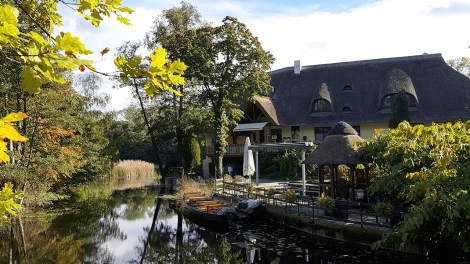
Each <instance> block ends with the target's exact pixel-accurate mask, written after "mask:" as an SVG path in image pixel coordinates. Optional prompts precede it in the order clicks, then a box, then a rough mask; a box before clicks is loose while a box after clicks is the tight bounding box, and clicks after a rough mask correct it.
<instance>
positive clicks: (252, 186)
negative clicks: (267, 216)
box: [246, 183, 256, 195]
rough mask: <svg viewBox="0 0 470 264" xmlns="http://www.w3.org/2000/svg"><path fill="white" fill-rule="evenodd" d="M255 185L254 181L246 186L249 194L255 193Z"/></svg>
mask: <svg viewBox="0 0 470 264" xmlns="http://www.w3.org/2000/svg"><path fill="white" fill-rule="evenodd" d="M255 187H256V184H254V183H252V184H249V185H248V186H247V187H246V191H247V192H248V195H252V194H253V191H254V190H255Z"/></svg>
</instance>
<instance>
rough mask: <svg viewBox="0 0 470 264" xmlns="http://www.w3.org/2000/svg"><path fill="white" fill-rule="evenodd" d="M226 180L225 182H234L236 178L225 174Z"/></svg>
mask: <svg viewBox="0 0 470 264" xmlns="http://www.w3.org/2000/svg"><path fill="white" fill-rule="evenodd" d="M224 181H225V182H234V179H232V176H230V175H228V174H225V175H224Z"/></svg>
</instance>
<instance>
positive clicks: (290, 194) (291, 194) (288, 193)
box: [284, 190, 297, 203]
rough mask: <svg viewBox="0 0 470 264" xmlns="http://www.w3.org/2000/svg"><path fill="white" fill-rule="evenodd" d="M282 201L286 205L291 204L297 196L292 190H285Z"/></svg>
mask: <svg viewBox="0 0 470 264" xmlns="http://www.w3.org/2000/svg"><path fill="white" fill-rule="evenodd" d="M284 199H285V200H286V202H287V203H293V202H295V199H297V194H296V193H295V192H294V191H293V190H287V191H285V192H284Z"/></svg>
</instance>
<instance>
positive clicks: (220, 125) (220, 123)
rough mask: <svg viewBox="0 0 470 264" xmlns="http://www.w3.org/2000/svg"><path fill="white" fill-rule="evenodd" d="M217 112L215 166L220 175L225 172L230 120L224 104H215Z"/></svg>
mask: <svg viewBox="0 0 470 264" xmlns="http://www.w3.org/2000/svg"><path fill="white" fill-rule="evenodd" d="M214 108H215V109H214V110H215V113H216V119H215V121H214V122H215V124H214V127H215V143H214V161H215V167H216V171H217V173H216V174H217V175H218V176H222V172H223V158H224V154H225V152H226V149H225V147H226V146H227V141H226V139H227V136H228V135H227V130H228V120H227V115H226V114H225V110H224V108H223V107H222V104H221V103H219V104H218V105H215V106H214Z"/></svg>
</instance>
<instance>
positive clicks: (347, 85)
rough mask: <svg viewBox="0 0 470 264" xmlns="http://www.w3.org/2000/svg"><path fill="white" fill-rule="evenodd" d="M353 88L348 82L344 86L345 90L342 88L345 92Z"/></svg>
mask: <svg viewBox="0 0 470 264" xmlns="http://www.w3.org/2000/svg"><path fill="white" fill-rule="evenodd" d="M352 89H353V88H352V86H351V85H349V84H346V85H345V86H344V87H343V90H342V91H343V92H344V91H352Z"/></svg>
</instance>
